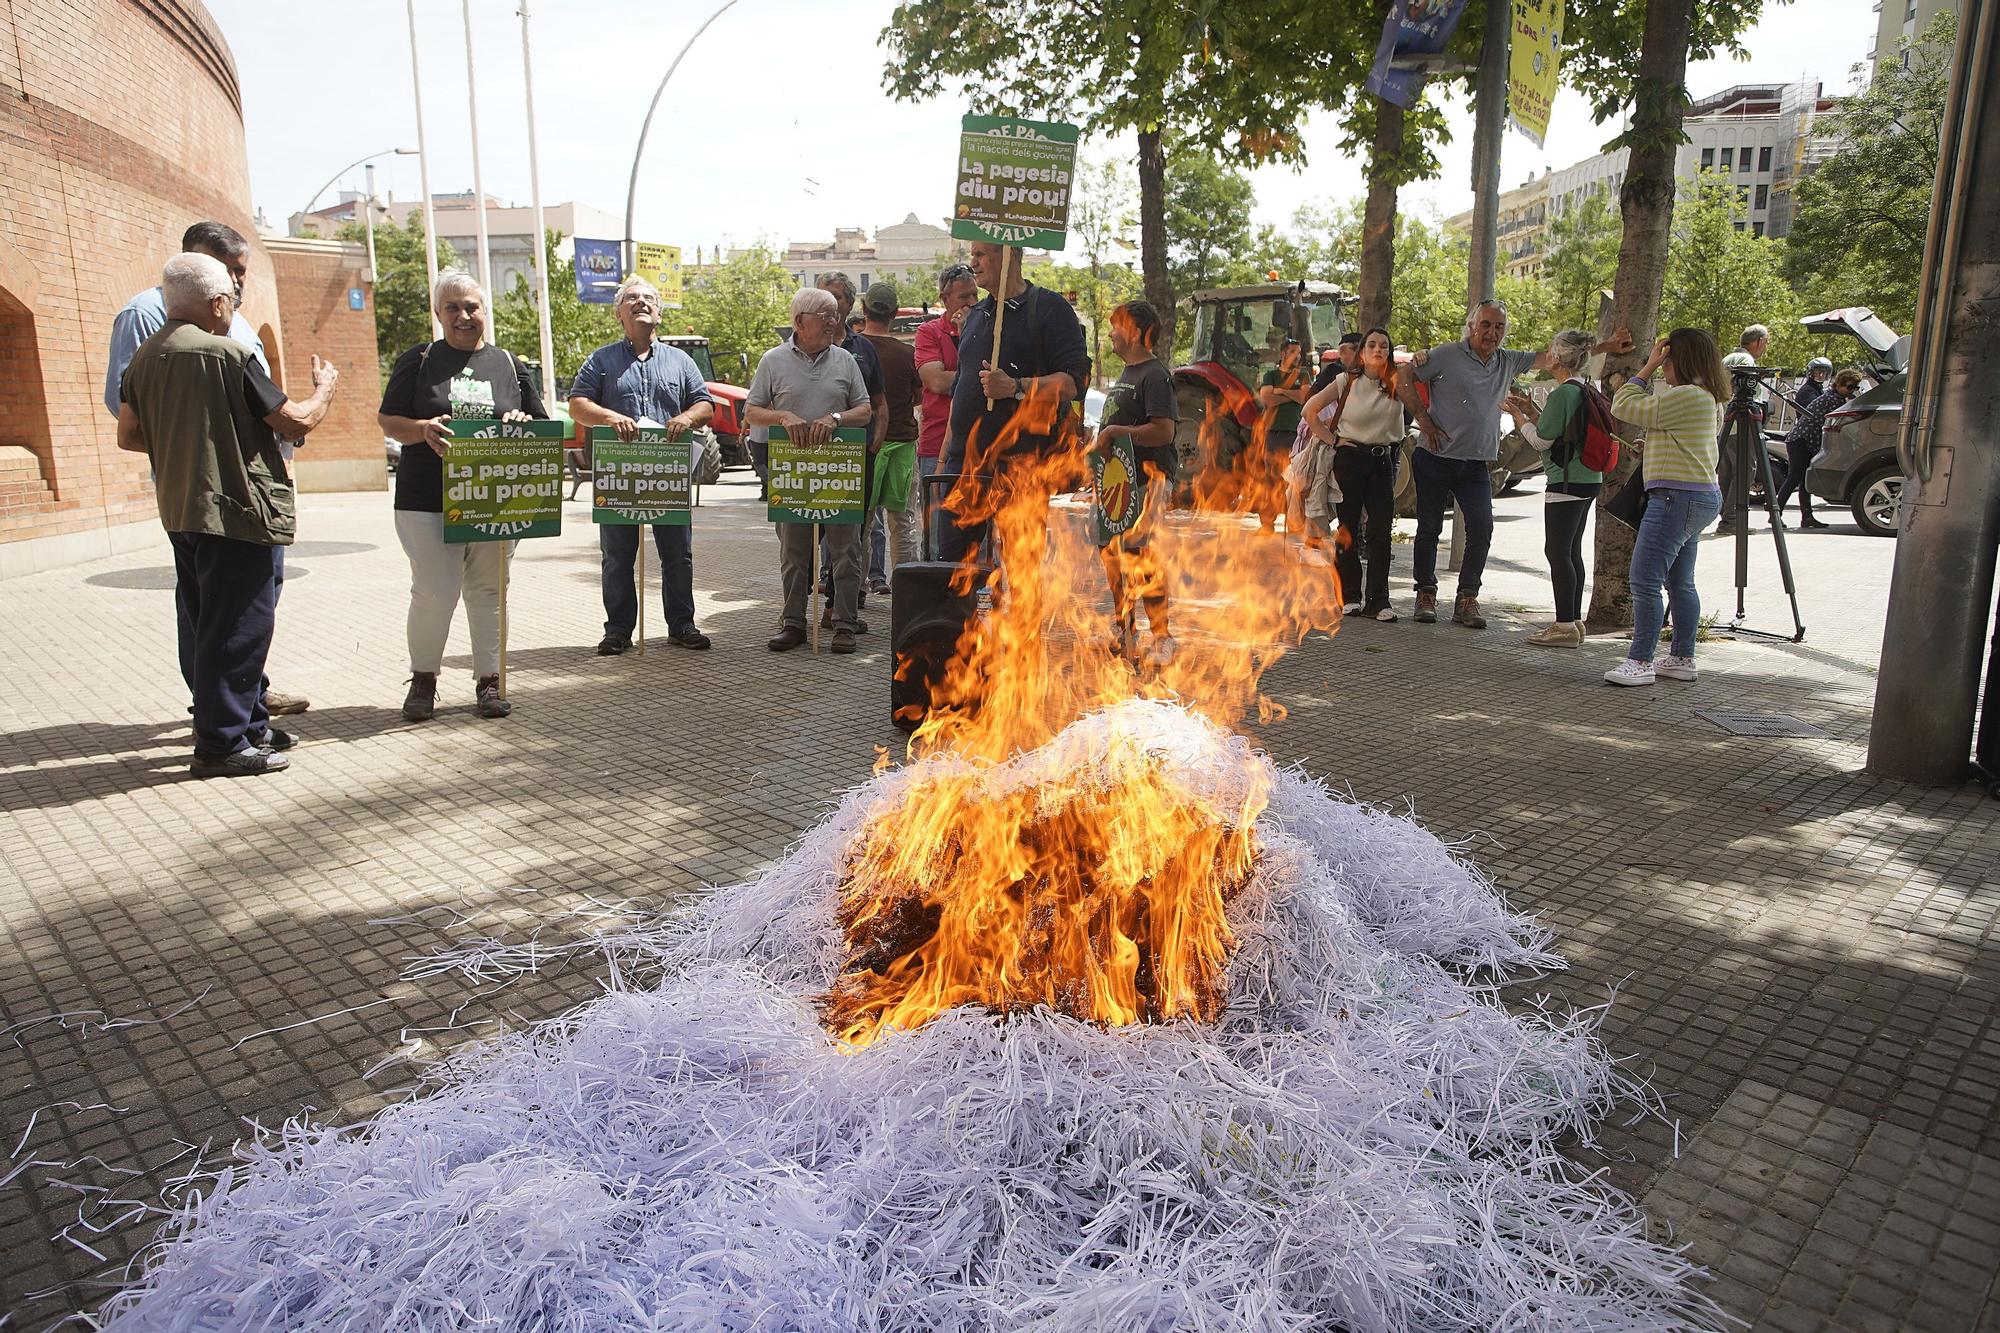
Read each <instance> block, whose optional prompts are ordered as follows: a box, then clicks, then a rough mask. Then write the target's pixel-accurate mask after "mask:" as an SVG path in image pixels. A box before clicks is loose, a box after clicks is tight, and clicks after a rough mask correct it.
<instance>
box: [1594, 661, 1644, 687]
mask: <svg viewBox="0 0 2000 1333" xmlns="http://www.w3.org/2000/svg"><path fill="white" fill-rule="evenodd" d="M1604 682H1605V684H1607V685H1651V684H1652V683H1653V664H1652V663H1651V662H1635V661H1633V660H1632V659H1631V658H1629V657H1628V658H1626V659H1625V660H1624V661H1622V662H1620V663H1619V664H1618V665H1617V666H1615V667H1612V668H1611V670H1609V671H1607V672H1605V673H1604Z"/></svg>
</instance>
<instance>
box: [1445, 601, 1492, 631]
mask: <svg viewBox="0 0 2000 1333" xmlns="http://www.w3.org/2000/svg"><path fill="white" fill-rule="evenodd" d="M1451 623H1452V624H1454V625H1463V626H1465V627H1466V628H1467V629H1485V628H1486V617H1485V616H1482V615H1480V614H1479V599H1478V598H1477V597H1473V596H1470V595H1466V596H1462V597H1460V598H1459V599H1458V600H1457V601H1456V602H1453V603H1452V607H1451Z"/></svg>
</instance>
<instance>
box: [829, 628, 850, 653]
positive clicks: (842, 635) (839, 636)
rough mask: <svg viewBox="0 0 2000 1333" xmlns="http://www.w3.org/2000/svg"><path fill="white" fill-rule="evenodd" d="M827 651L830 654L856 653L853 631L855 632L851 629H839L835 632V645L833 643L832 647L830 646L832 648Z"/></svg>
mask: <svg viewBox="0 0 2000 1333" xmlns="http://www.w3.org/2000/svg"><path fill="white" fill-rule="evenodd" d="M827 651H828V652H834V653H851V652H853V651H854V631H853V630H851V629H837V630H835V631H834V632H833V643H832V644H831V645H830V646H829V647H828V649H827Z"/></svg>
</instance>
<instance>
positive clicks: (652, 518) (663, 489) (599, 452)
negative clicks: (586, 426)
mask: <svg viewBox="0 0 2000 1333" xmlns="http://www.w3.org/2000/svg"><path fill="white" fill-rule="evenodd" d="M693 472H694V455H693V453H692V452H691V450H690V449H689V445H688V437H686V436H682V437H681V438H680V439H678V440H669V439H668V438H667V432H666V431H665V430H664V429H663V428H660V427H657V426H641V427H640V428H639V437H638V438H637V439H635V440H630V441H627V440H621V439H619V438H618V432H617V431H616V430H614V429H613V428H611V427H610V426H593V427H591V430H590V485H591V490H592V491H593V492H594V499H593V500H592V503H591V506H590V517H591V520H592V521H593V522H596V523H624V524H633V523H666V524H669V525H672V526H674V527H686V526H687V524H688V510H689V508H690V505H689V482H690V481H691V480H692V476H693Z"/></svg>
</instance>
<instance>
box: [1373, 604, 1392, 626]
mask: <svg viewBox="0 0 2000 1333" xmlns="http://www.w3.org/2000/svg"><path fill="white" fill-rule="evenodd" d="M1375 618H1376V619H1377V620H1379V621H1381V622H1382V623H1383V624H1385V625H1393V624H1395V623H1396V613H1395V612H1394V611H1393V610H1391V609H1390V608H1389V607H1388V606H1386V605H1385V606H1378V607H1376V608H1375Z"/></svg>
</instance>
